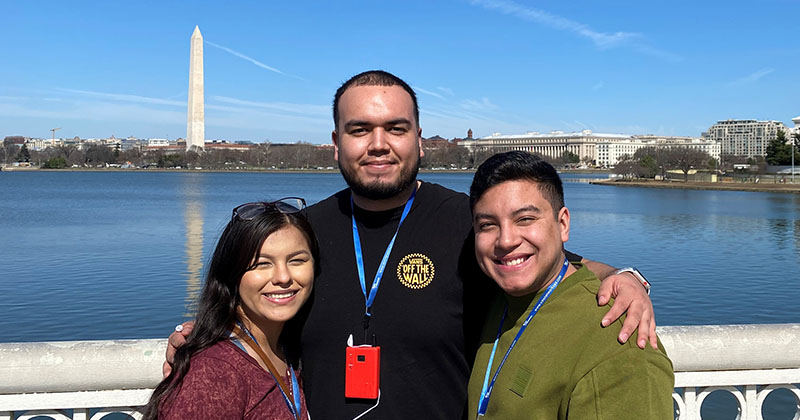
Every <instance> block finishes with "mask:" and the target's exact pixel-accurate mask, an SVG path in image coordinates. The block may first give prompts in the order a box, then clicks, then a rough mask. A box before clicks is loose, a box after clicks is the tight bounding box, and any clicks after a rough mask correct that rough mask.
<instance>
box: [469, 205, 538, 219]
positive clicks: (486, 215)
mask: <svg viewBox="0 0 800 420" xmlns="http://www.w3.org/2000/svg"><path fill="white" fill-rule="evenodd" d="M528 211H530V212H533V213H541V212H542V209H540V208H539V207H536V206H534V205H533V204H530V205H527V206H525V207H521V208H518V209H516V210H514V211H513V212H512V213H511V215H512V216H517V215H519V214H520V213H525V212H528ZM494 218H495V216H494V215H492V214H489V213H475V215H474V216H473V219H474V220H478V219H494Z"/></svg>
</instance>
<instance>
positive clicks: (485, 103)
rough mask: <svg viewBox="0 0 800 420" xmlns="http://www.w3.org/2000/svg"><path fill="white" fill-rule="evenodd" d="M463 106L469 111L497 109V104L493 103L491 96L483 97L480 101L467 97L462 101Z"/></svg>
mask: <svg viewBox="0 0 800 420" xmlns="http://www.w3.org/2000/svg"><path fill="white" fill-rule="evenodd" d="M461 108H464V109H466V110H468V111H494V110H495V109H497V105H495V104H493V103H492V102H491V101H490V100H489V98H481V100H479V101H476V100H474V99H467V100H465V101H463V102H461Z"/></svg>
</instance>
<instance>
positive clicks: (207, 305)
mask: <svg viewBox="0 0 800 420" xmlns="http://www.w3.org/2000/svg"><path fill="white" fill-rule="evenodd" d="M287 226H293V227H295V228H297V229H298V230H299V231H300V232H301V233H302V234H303V236H305V238H306V240H307V241H308V246H309V249H310V250H311V255H312V257H313V258H314V268H315V270H314V272H315V273H316V272H317V270H316V268H317V267H318V266H319V265H318V264H319V262H318V261H319V259H318V256H319V246H318V245H317V240H316V237H315V236H314V232H313V231H312V230H311V225H310V224H309V223H308V220H306V218H305V217H304V216H303V214H302V212H301V213H290V214H285V213H281V212H279V211H278V210H277V209H276V208H274V207H271V206H268V207H267V208H266V210H265V211H264V213H262V214H260V215H258V216H256V217H255V218H253V220H239V219H238V218H235V217H234V218H232V219H231V221H230V222H228V225H227V226H225V230H224V231H223V232H222V235H221V236H220V238H219V242H217V247H216V249H215V250H214V255H213V256H212V257H211V262H210V263H209V268H208V274H207V275H206V281H205V285H204V286H203V292H202V294H201V295H200V300H199V302H198V309H197V318H196V320H195V324H194V329H193V330H192V332H191V334H189V336H188V337H187V339H186V344H184V345H182V346H181V347H179V348H178V349H177V351H176V352H175V359H174V361H173V363H172V372H171V373H170V374H169V376H167V377H166V378H164V379H163V380H162V381H161V383H159V384H158V386H156V388H155V390H153V394H152V396H151V397H150V401H149V402H148V403H147V406H145V408H144V411H143V413H144V416H143V420H154V419H157V418H158V411H159V407H160V406H161V405H162V404H163V403H164V402H165V401H166V400H168V399H169V398H171V397H172V395H173V394H174V391H176V390H177V389H179V388H180V385H181V383H182V382H183V378H184V377H185V376H186V373H187V372H188V371H189V364H190V359H191V358H192V356H194V355H195V354H197V353H198V352H200V351H201V350H203V349H206V348H208V347H211V346H212V345H214V344H215V343H217V342H219V341H220V340H224V339H227V338H228V335H229V333H230V330H231V328H232V327H233V325H234V324H235V322H236V321H241V320H240V319H239V316H238V314H237V307H238V306H239V304H240V299H239V281H240V280H241V279H242V276H243V275H244V273H245V272H246V271H247V270H248V269H249V268H250V267H251V264H252V263H253V261H254V259H255V257H256V255H257V254H258V253H259V251H260V250H261V246H262V245H263V243H264V240H265V239H267V237H268V236H269V235H271V234H273V233H274V232H277V231H278V230H280V229H282V228H284V227H287ZM296 335H297V334H296V332H295V333H293V334H291V336H296Z"/></svg>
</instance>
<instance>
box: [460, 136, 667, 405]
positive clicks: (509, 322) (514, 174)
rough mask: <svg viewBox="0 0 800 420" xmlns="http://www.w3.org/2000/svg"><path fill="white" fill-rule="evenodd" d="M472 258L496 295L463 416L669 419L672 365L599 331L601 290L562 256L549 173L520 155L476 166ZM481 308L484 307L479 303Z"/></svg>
mask: <svg viewBox="0 0 800 420" xmlns="http://www.w3.org/2000/svg"><path fill="white" fill-rule="evenodd" d="M470 203H471V206H472V213H473V227H474V229H475V255H476V257H477V259H478V263H479V265H480V266H481V269H482V270H483V271H484V272H485V273H486V274H487V275H488V276H489V277H491V278H492V279H493V280H494V281H495V282H496V283H497V284H498V286H500V288H501V289H502V290H503V292H504V293H502V294H500V295H499V296H498V297H497V298H496V299H494V301H493V302H491V306H490V315H489V317H488V319H487V323H486V325H485V327H484V330H483V334H482V338H481V340H482V341H481V347H480V349H479V351H478V354H477V357H476V360H475V364H474V366H473V369H472V375H471V377H470V381H469V388H468V406H469V407H468V408H469V418H470V419H475V418H481V417H485V418H486V419H517V418H526V419H615V420H616V419H664V420H666V419H672V418H673V406H672V389H673V384H674V376H673V372H672V363H671V362H670V360H669V358H668V357H667V355H666V352H665V351H664V348H663V346H662V345H661V343H660V342H659V345H658V350H655V349H653V348H650V347H647V348H646V349H644V350H641V349H639V348H638V347H636V345H635V344H631V343H636V340H635V339H634V340H629V341H628V342H627V343H625V344H620V343H618V342H617V341H616V340H615V339H614V338H616V337H617V335H618V334H619V332H620V329H621V325H622V324H621V321H620V320H618V321H616V322H615V323H614V324H612V325H610V326H608V327H607V328H597V325H598V324H600V322H601V319H602V318H603V315H604V313H605V309H603V308H601V307H598V306H597V301H596V298H595V296H596V293H597V288H598V287H599V285H600V282H599V281H598V280H597V277H596V276H595V275H594V274H593V273H592V272H591V271H589V270H588V269H587V268H586V267H584V266H582V265H581V264H579V263H578V264H575V263H573V264H570V263H569V262H568V261H567V259H566V257H565V255H564V246H563V244H564V242H566V241H567V240H568V239H569V222H570V215H569V210H568V209H567V208H566V207H565V206H564V193H563V188H562V185H561V180H560V178H559V177H558V173H557V172H556V171H555V169H554V168H553V167H552V166H550V165H549V164H548V163H546V162H545V161H543V160H542V159H540V158H538V157H536V156H534V155H531V154H529V153H525V152H508V153H503V154H499V155H495V156H493V157H491V158H489V159H488V160H487V161H486V162H484V163H483V164H482V165H481V166H480V167H479V168H478V171H477V172H476V174H475V178H474V180H473V182H472V186H471V188H470ZM487 303H488V302H487Z"/></svg>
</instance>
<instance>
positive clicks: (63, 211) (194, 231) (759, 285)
mask: <svg viewBox="0 0 800 420" xmlns="http://www.w3.org/2000/svg"><path fill="white" fill-rule="evenodd" d="M471 177H472V175H471V174H422V175H421V178H422V179H424V180H427V181H431V182H436V183H439V184H442V185H444V186H447V187H450V188H452V189H455V190H458V191H467V189H468V188H469V183H470V181H471ZM585 177H586V175H566V176H564V179H565V181H567V182H566V183H565V194H566V201H567V206H568V207H569V208H570V210H571V212H572V231H571V240H570V241H569V243H568V244H567V247H568V249H570V250H572V251H574V252H578V253H580V254H583V255H584V256H586V257H589V258H592V259H596V260H600V261H603V262H607V263H609V264H612V265H617V266H623V265H635V266H637V267H638V268H639V269H640V270H642V271H643V272H644V273H646V275H647V276H648V278H650V279H651V280H652V282H653V283H654V292H653V301H654V303H655V306H656V312H657V317H658V322H659V324H660V325H692V324H733V323H783V322H800V304H798V303H797V302H798V301H800V287H797V286H798V285H800V195H794V194H772V193H751V192H731V191H690V190H659V189H639V188H616V187H606V186H595V185H589V184H586V183H579V182H570V181H576V180H577V178H585ZM344 186H345V184H344V182H343V181H342V179H341V176H340V175H339V174H336V173H331V174H304V173H300V174H271V173H247V174H238V173H147V172H130V173H128V172H110V173H92V172H59V173H53V172H2V173H0V296H2V298H3V307H4V308H3V309H4V310H3V312H2V315H0V342H11V341H49V340H84V339H118V338H154V337H165V336H166V335H167V334H168V333H169V332H170V330H171V329H172V327H173V326H174V325H175V324H177V323H179V322H180V321H182V320H184V319H186V318H187V317H188V316H189V315H188V314H189V313H191V311H192V301H193V299H194V298H195V297H196V296H197V294H198V292H199V288H200V285H201V279H202V275H203V264H204V263H205V261H206V260H207V258H208V256H209V254H210V251H211V249H212V247H213V245H214V243H215V241H216V238H217V236H218V235H219V233H220V231H221V229H222V227H223V226H224V224H225V223H226V222H227V219H228V218H229V217H230V211H231V208H233V207H234V206H235V205H236V204H240V203H243V202H247V201H254V200H265V199H275V198H280V197H284V196H290V195H299V196H303V197H306V199H307V200H308V201H309V203H314V202H317V201H319V200H321V199H323V198H325V197H326V196H328V195H330V194H332V193H333V192H335V191H337V190H339V189H341V188H344ZM788 418H791V416H789V417H788Z"/></svg>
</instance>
